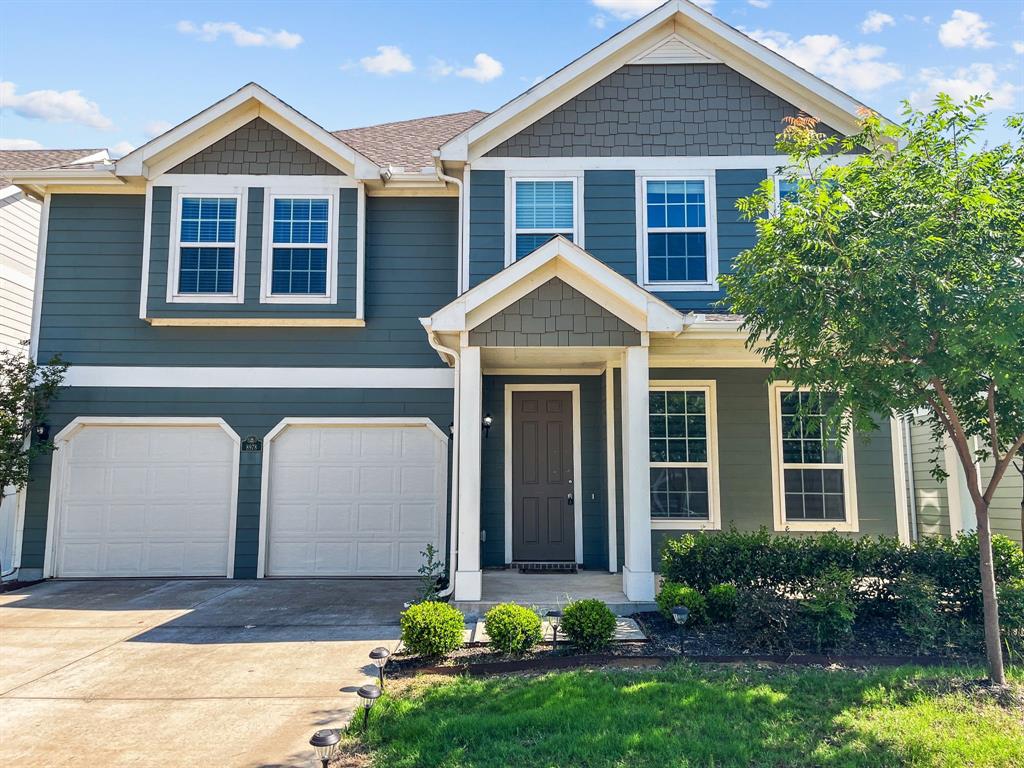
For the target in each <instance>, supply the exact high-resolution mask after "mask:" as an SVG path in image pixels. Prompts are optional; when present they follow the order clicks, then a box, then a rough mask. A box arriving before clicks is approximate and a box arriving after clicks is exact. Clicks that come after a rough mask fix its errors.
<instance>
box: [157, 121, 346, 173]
mask: <svg viewBox="0 0 1024 768" xmlns="http://www.w3.org/2000/svg"><path fill="white" fill-rule="evenodd" d="M169 173H192V174H237V175H277V176H343V175H344V174H343V173H342V171H340V170H339V169H337V168H335V167H334V166H333V165H331V164H330V163H328V162H327V161H326V160H324V159H323V158H322V157H320V156H318V155H315V154H313V153H312V152H310V151H309V150H308V149H306V148H305V147H304V146H302V145H301V144H299V143H298V142H297V141H295V139H293V138H291V137H290V136H286V135H285V134H283V133H282V132H281V131H279V130H278V129H277V128H275V127H274V126H272V125H271V124H270V123H268V122H267V121H266V120H264V119H263V118H260V117H257V118H256V119H255V120H253V121H252V122H249V123H246V124H245V125H243V126H242V127H241V128H239V129H237V130H236V131H233V132H232V133H230V134H228V135H227V136H225V137H224V138H222V139H220V140H219V141H215V142H214V143H213V144H211V145H210V146H208V147H207V148H206V149H204V150H202V151H201V152H197V153H196V154H194V155H192V157H190V158H189V159H188V160H184V161H183V162H181V163H179V164H178V165H176V166H175V167H174V168H172V169H171V170H170V171H169Z"/></svg>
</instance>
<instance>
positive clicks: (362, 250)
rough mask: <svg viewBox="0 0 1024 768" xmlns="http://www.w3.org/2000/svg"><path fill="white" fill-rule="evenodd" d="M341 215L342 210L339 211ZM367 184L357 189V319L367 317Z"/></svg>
mask: <svg viewBox="0 0 1024 768" xmlns="http://www.w3.org/2000/svg"><path fill="white" fill-rule="evenodd" d="M338 213H339V215H340V214H341V211H340V209H339V211H338ZM365 290H366V185H365V184H362V183H361V184H360V185H359V186H358V188H357V189H356V320H364V319H365V317H366V309H365V305H366V295H365Z"/></svg>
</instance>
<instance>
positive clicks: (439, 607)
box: [401, 602, 466, 657]
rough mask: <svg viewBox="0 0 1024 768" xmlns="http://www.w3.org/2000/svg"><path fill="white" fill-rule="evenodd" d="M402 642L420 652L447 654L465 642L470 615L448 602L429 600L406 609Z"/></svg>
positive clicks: (410, 649) (403, 615)
mask: <svg viewBox="0 0 1024 768" xmlns="http://www.w3.org/2000/svg"><path fill="white" fill-rule="evenodd" d="M401 625H402V644H403V645H404V646H405V647H406V648H407V649H408V650H409V651H410V652H412V653H415V654H416V655H417V656H427V657H437V656H447V655H448V654H449V653H451V652H452V651H454V650H455V649H457V648H458V647H459V646H461V645H462V633H463V630H464V629H465V627H466V617H465V616H463V615H462V612H461V611H460V610H458V609H457V608H454V607H453V606H450V605H448V603H437V602H426V603H416V604H415V605H412V606H409V608H408V609H406V610H405V611H404V612H403V613H402V619H401Z"/></svg>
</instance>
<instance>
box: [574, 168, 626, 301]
mask: <svg viewBox="0 0 1024 768" xmlns="http://www.w3.org/2000/svg"><path fill="white" fill-rule="evenodd" d="M583 222H584V233H585V238H586V248H587V250H588V251H589V252H590V253H592V254H593V255H594V256H596V257H597V259H598V260H600V261H601V262H603V263H605V264H607V265H608V266H609V267H611V268H612V269H614V270H615V271H616V272H618V273H619V274H620V275H622V276H623V277H628V278H629V279H630V280H633V281H635V280H636V227H637V221H636V173H635V172H634V171H586V172H585V174H584V177H583Z"/></svg>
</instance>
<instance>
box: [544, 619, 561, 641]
mask: <svg viewBox="0 0 1024 768" xmlns="http://www.w3.org/2000/svg"><path fill="white" fill-rule="evenodd" d="M545 616H546V617H547V620H548V624H550V625H551V647H552V648H554V647H555V646H557V645H558V625H559V623H560V622H561V621H562V612H561V611H548V612H547V613H546V614H545Z"/></svg>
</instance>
